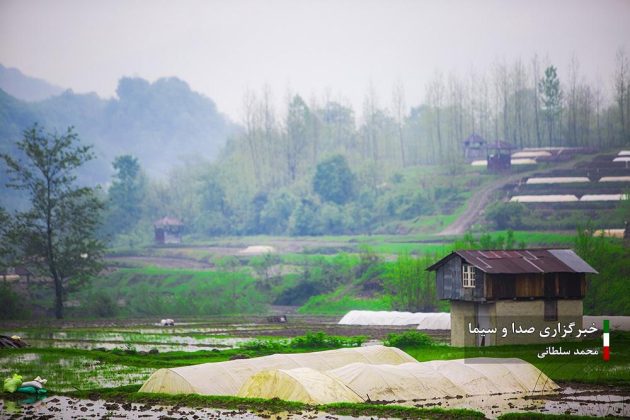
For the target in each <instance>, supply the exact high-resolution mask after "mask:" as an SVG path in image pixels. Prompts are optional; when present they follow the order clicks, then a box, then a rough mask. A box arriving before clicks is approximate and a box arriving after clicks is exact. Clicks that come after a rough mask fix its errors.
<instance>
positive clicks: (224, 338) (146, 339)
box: [11, 328, 253, 352]
mask: <svg viewBox="0 0 630 420" xmlns="http://www.w3.org/2000/svg"><path fill="white" fill-rule="evenodd" d="M13 334H15V335H18V336H20V337H22V339H23V340H24V341H26V342H27V343H28V344H29V345H30V346H31V347H39V348H45V347H53V348H74V349H82V350H93V349H106V350H113V349H116V348H119V349H126V348H128V347H131V348H133V349H135V350H137V351H149V350H151V349H157V350H158V351H160V352H168V351H199V350H214V349H217V350H223V349H231V348H236V347H238V346H239V345H241V344H243V343H247V342H249V341H252V340H253V338H244V337H232V336H229V335H226V333H225V332H220V331H218V330H217V329H216V328H203V329H189V328H168V329H166V328H162V329H159V328H139V329H137V330H136V329H134V330H129V331H121V330H114V331H81V330H68V331H42V330H23V331H16V332H11V335H13Z"/></svg>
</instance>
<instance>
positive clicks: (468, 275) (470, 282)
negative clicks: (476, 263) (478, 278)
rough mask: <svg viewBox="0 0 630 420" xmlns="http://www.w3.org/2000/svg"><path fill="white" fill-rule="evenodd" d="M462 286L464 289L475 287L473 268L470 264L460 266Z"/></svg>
mask: <svg viewBox="0 0 630 420" xmlns="http://www.w3.org/2000/svg"><path fill="white" fill-rule="evenodd" d="M462 284H463V286H464V287H475V267H473V266H472V265H470V264H464V265H462Z"/></svg>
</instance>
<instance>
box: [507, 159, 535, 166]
mask: <svg viewBox="0 0 630 420" xmlns="http://www.w3.org/2000/svg"><path fill="white" fill-rule="evenodd" d="M536 163H537V162H536V160H535V159H527V158H525V159H512V165H535V164H536Z"/></svg>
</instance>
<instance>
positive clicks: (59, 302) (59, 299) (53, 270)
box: [46, 176, 63, 319]
mask: <svg viewBox="0 0 630 420" xmlns="http://www.w3.org/2000/svg"><path fill="white" fill-rule="evenodd" d="M46 183H47V187H46V207H47V208H46V248H47V249H46V253H47V254H48V269H49V270H50V275H51V276H52V278H53V282H54V285H55V318H57V319H62V318H63V283H62V279H61V277H60V276H59V272H58V271H57V265H56V264H55V252H54V247H53V231H52V210H53V209H52V200H51V197H50V194H51V191H50V189H51V185H50V184H51V182H50V178H49V177H48V176H46Z"/></svg>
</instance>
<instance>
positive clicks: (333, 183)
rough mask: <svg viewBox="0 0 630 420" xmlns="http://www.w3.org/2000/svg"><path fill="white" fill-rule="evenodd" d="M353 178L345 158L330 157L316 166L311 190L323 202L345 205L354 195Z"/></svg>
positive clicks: (338, 156) (339, 156)
mask: <svg viewBox="0 0 630 420" xmlns="http://www.w3.org/2000/svg"><path fill="white" fill-rule="evenodd" d="M354 182H355V176H354V174H353V173H352V171H351V170H350V167H349V166H348V162H347V161H346V158H345V157H343V156H341V155H335V156H332V157H330V158H328V159H326V160H323V161H322V162H320V163H319V164H318V165H317V170H316V171H315V177H314V178H313V190H314V191H315V192H316V193H317V194H318V195H319V196H320V197H321V198H322V200H324V201H332V202H333V203H337V204H345V203H347V202H348V201H349V200H351V199H352V197H353V195H354Z"/></svg>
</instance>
